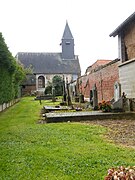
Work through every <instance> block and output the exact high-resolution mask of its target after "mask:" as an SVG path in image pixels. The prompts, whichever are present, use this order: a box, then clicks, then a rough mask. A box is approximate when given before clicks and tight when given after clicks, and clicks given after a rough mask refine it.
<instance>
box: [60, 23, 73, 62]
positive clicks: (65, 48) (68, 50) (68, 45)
mask: <svg viewBox="0 0 135 180" xmlns="http://www.w3.org/2000/svg"><path fill="white" fill-rule="evenodd" d="M61 45H62V58H63V59H74V58H75V57H74V38H73V35H72V33H71V30H70V28H69V25H68V22H67V21H66V26H65V29H64V33H63V36H62V43H61Z"/></svg>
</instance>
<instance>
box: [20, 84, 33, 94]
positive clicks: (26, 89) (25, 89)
mask: <svg viewBox="0 0 135 180" xmlns="http://www.w3.org/2000/svg"><path fill="white" fill-rule="evenodd" d="M34 91H36V85H25V86H23V87H22V96H23V95H31V94H32V92H34Z"/></svg>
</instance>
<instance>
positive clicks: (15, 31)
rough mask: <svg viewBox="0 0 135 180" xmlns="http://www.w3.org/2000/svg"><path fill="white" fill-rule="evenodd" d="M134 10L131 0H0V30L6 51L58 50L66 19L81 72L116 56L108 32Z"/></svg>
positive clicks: (114, 42)
mask: <svg viewBox="0 0 135 180" xmlns="http://www.w3.org/2000/svg"><path fill="white" fill-rule="evenodd" d="M134 11H135V0H0V32H2V34H3V36H4V38H5V41H6V44H7V45H8V47H9V50H10V51H11V52H12V54H13V55H14V56H15V55H16V54H17V52H61V46H59V44H60V42H61V38H62V35H63V32H64V28H65V24H66V20H68V24H69V27H70V29H71V32H72V34H73V37H74V41H75V54H76V55H79V60H80V65H81V69H82V74H84V73H85V70H86V68H87V67H88V66H90V65H91V64H93V63H94V62H95V61H96V60H97V59H112V60H113V59H115V58H117V57H118V49H117V47H118V46H117V37H115V38H113V37H109V34H110V33H111V32H112V31H113V30H114V29H115V28H116V27H117V26H118V25H120V24H121V23H122V22H123V21H124V20H125V19H126V18H127V17H128V16H130V15H131V14H132V13H133V12H134Z"/></svg>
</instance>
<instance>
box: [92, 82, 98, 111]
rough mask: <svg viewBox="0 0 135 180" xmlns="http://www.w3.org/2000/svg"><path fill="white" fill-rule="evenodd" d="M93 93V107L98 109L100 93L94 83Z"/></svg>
mask: <svg viewBox="0 0 135 180" xmlns="http://www.w3.org/2000/svg"><path fill="white" fill-rule="evenodd" d="M92 94H93V108H94V109H95V110H96V109H98V95H97V87H96V84H94V86H93V88H92Z"/></svg>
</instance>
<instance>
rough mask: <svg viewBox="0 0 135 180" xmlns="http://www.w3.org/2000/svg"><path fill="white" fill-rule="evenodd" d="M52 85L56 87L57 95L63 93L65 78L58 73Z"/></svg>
mask: <svg viewBox="0 0 135 180" xmlns="http://www.w3.org/2000/svg"><path fill="white" fill-rule="evenodd" d="M52 86H53V87H54V88H55V94H56V96H61V95H62V94H63V80H62V78H61V77H60V76H58V75H56V76H54V77H53V79H52Z"/></svg>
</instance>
